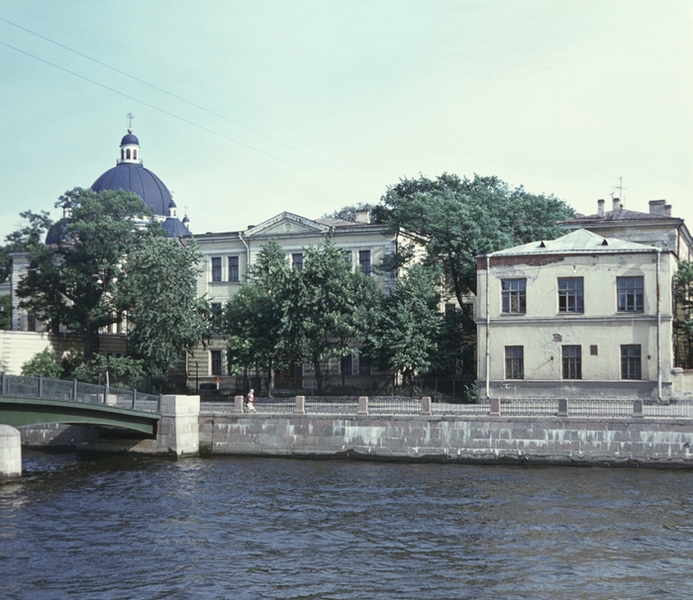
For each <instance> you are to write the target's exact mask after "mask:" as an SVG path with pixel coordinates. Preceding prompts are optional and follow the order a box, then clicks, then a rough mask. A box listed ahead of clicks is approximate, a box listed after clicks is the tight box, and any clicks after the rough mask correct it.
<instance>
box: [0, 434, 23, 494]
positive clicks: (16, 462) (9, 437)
mask: <svg viewBox="0 0 693 600" xmlns="http://www.w3.org/2000/svg"><path fill="white" fill-rule="evenodd" d="M21 476H22V438H21V434H20V433H19V431H18V430H17V429H15V428H14V427H10V426H9V425H0V482H2V481H7V480H11V479H19V478H20V477H21Z"/></svg>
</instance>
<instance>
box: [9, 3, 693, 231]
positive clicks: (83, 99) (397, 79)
mask: <svg viewBox="0 0 693 600" xmlns="http://www.w3.org/2000/svg"><path fill="white" fill-rule="evenodd" d="M0 19H6V20H7V21H11V22H12V23H14V24H15V25H19V26H21V27H24V28H26V29H28V30H30V31H31V32H33V33H35V34H38V35H40V36H44V37H46V38H50V39H51V40H53V41H54V42H57V43H58V44H62V45H64V46H68V47H69V48H71V49H73V50H75V51H77V52H79V53H82V54H84V55H87V56H89V57H90V58H92V59H95V60H97V61H100V62H102V63H106V64H107V65H110V66H112V67H115V68H116V69H119V70H120V71H123V72H126V73H128V74H129V75H132V76H134V77H136V78H137V79H140V80H142V81H144V82H147V83H148V84H151V85H152V86H156V87H158V88H161V90H166V91H167V92H169V93H170V94H173V95H175V96H178V97H179V98H183V99H185V100H187V101H188V102H187V103H186V102H184V101H182V100H180V99H178V98H175V97H174V96H171V95H168V94H166V93H163V92H162V91H160V90H157V89H155V88H154V87H150V86H148V85H145V84H144V83H142V82H140V81H137V80H135V79H131V78H128V77H126V76H125V75H123V74H122V73H119V72H117V71H114V70H111V69H108V68H106V67H105V66H103V65H100V64H97V63H95V62H93V61H90V60H87V59H86V58H84V57H82V56H79V55H77V54H75V53H73V52H70V51H68V50H67V49H65V48H62V47H60V46H57V45H55V44H52V43H50V42H48V41H46V40H44V39H41V38H40V37H37V36H36V35H32V33H29V32H27V31H24V30H22V29H19V28H17V27H16V26H13V25H11V24H10V23H8V22H7V21H5V20H0V110H1V111H2V121H1V123H2V136H1V137H2V143H0V165H2V167H0V169H1V171H0V173H1V175H2V176H1V180H0V181H1V182H2V186H1V187H0V236H1V238H0V239H4V236H5V235H6V234H7V233H9V232H10V231H12V230H14V229H15V228H17V226H19V225H20V219H19V216H18V214H19V212H20V211H21V210H25V209H32V210H40V209H50V210H53V208H52V207H53V204H54V202H55V201H56V199H57V198H58V197H59V196H60V194H61V193H63V192H64V191H65V190H68V189H71V188H73V187H75V186H82V187H89V186H90V185H91V184H92V183H93V182H94V180H95V179H96V178H97V177H98V176H99V175H100V174H101V173H102V172H103V171H105V170H106V169H109V168H110V167H112V166H114V165H115V161H116V158H117V156H118V144H119V142H120V138H121V137H122V136H123V135H124V134H125V133H126V128H127V119H126V117H125V115H126V114H127V113H128V112H129V111H132V112H133V113H134V114H135V115H136V118H135V121H134V131H135V134H136V135H137V136H138V137H139V139H140V142H141V144H142V157H143V159H144V164H145V166H146V167H147V168H149V169H151V170H152V171H154V172H155V173H156V174H157V175H159V177H161V179H162V180H163V181H164V182H165V183H166V184H167V185H168V187H169V188H170V189H171V190H172V192H173V196H174V199H175V201H176V203H177V204H178V206H179V209H180V210H181V212H183V211H184V210H185V208H186V207H187V213H188V216H189V217H190V219H191V225H192V229H193V231H194V232H198V233H201V232H206V231H234V230H239V229H243V228H245V227H246V226H248V225H250V224H255V223H259V222H261V221H264V220H265V219H268V218H270V217H272V216H274V215H276V214H278V213H280V212H282V211H284V210H288V211H291V212H295V213H298V214H300V215H302V216H306V217H313V218H315V217H319V216H321V215H322V214H324V213H327V212H332V211H334V210H337V209H339V208H341V207H342V206H344V205H347V204H355V203H357V202H373V203H375V202H377V201H378V199H379V198H380V196H381V194H382V193H383V192H384V191H385V190H386V188H387V186H388V185H392V184H395V183H396V182H397V181H398V180H399V179H400V177H405V176H406V177H416V176H418V175H419V173H423V174H424V175H427V176H429V177H435V176H436V175H439V174H440V173H442V172H444V171H448V172H453V173H457V174H459V175H468V176H471V175H473V173H475V172H476V173H479V174H481V175H498V176H499V177H501V178H502V179H504V180H505V181H507V182H508V183H510V184H512V185H524V186H525V188H526V189H528V190H529V191H531V192H536V193H547V194H548V193H554V194H555V195H556V196H558V197H560V198H562V199H564V200H566V201H567V202H568V203H569V204H571V205H572V206H573V207H575V208H576V209H577V210H578V211H580V212H583V213H593V212H596V201H597V199H598V198H606V199H608V198H609V197H610V194H611V193H612V192H613V191H614V189H615V187H616V186H618V183H619V177H623V186H624V188H625V189H624V193H623V196H624V197H625V205H626V207H627V208H630V209H632V210H641V211H646V210H647V201H648V200H652V199H659V198H665V199H666V200H668V201H669V202H670V203H672V204H673V207H674V209H673V210H674V215H675V216H682V217H685V218H686V219H687V221H688V225H689V227H691V228H693V147H692V145H693V115H692V114H691V109H692V108H693V0H666V1H662V0H655V1H649V0H579V1H578V0H575V1H568V0H565V1H558V0H522V1H520V0H457V1H452V0H399V1H395V0H391V1H387V0H371V1H361V0H350V1H318V0H291V1H286V0H285V1H278V0H276V1H270V0H266V1H253V2H248V1H242V2H241V1H236V0H197V1H195V2H192V1H187V0H176V1H175V2H171V1H170V0H165V1H164V0H141V1H140V2H136V3H126V2H122V1H120V0H119V1H115V0H99V1H98V2H97V1H93V0H92V1H89V0H61V1H60V2H53V1H49V0H43V1H38V0H23V1H19V0H16V1H12V0H0ZM8 45H9V46H13V47H14V48H10V47H8ZM19 50H21V51H22V52H24V53H29V54H31V55H34V56H35V57H38V58H34V57H30V56H28V55H27V54H24V53H22V52H20V51H19ZM39 59H41V60H39ZM42 61H50V62H52V63H54V64H55V65H58V66H59V67H60V68H58V67H56V66H51V65H49V64H47V63H46V62H42ZM62 69H66V70H68V71H72V72H74V73H77V74H79V77H78V76H76V75H74V74H72V73H69V72H66V71H65V70H62ZM87 79H89V80H92V81H93V82H98V84H100V85H97V84H96V83H93V82H90V81H87ZM102 86H105V87H102ZM107 88H111V89H107ZM195 105H197V106H195ZM213 113H216V114H213ZM260 134H261V135H260ZM54 214H55V215H57V214H58V213H57V211H54Z"/></svg>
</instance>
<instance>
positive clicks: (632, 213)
mask: <svg viewBox="0 0 693 600" xmlns="http://www.w3.org/2000/svg"><path fill="white" fill-rule="evenodd" d="M662 219H670V220H674V221H680V220H681V219H677V218H675V217H671V216H668V215H661V214H652V213H644V212H638V211H636V210H626V209H625V208H620V209H619V210H611V211H608V212H605V213H604V215H603V216H599V214H593V215H580V216H578V217H573V218H572V219H566V220H565V221H561V223H562V224H564V225H579V224H581V223H595V222H596V223H610V222H615V221H661V220H662Z"/></svg>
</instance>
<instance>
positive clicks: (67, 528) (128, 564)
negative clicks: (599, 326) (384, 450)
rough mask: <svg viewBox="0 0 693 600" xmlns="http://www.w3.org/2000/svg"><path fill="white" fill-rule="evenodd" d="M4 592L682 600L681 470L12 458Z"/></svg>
mask: <svg viewBox="0 0 693 600" xmlns="http://www.w3.org/2000/svg"><path fill="white" fill-rule="evenodd" d="M23 463H24V464H23V466H24V475H23V478H22V480H21V482H19V483H11V484H5V485H2V486H0V598H3V599H15V598H17V599H25V598H26V599H32V600H34V599H42V598H50V599H51V600H52V599H59V598H70V599H89V600H94V599H114V600H115V599H126V598H127V599H130V598H146V599H155V598H176V599H178V598H180V599H197V598H199V599H208V598H211V599H217V598H232V599H246V598H248V599H251V598H253V599H254V598H271V599H275V598H277V599H283V598H286V599H289V598H291V599H303V600H307V599H321V600H326V599H334V600H351V599H369V600H370V599H390V598H393V599H399V598H412V599H413V598H416V599H421V598H425V599H455V598H482V599H483V598H552V599H553V598H561V599H563V598H590V599H601V598H619V599H622V598H652V597H659V596H666V597H667V598H688V597H689V596H690V595H691V593H692V591H693V548H692V536H693V502H692V500H693V472H691V471H678V470H668V471H665V470H648V469H627V468H616V469H603V468H567V467H566V468H559V467H551V468H536V467H534V468H523V467H502V466H466V465H451V464H450V465H442V464H399V463H374V462H356V461H348V460H343V461H338V460H324V461H310V460H290V459H266V458H265V459H259V458H232V457H215V458H192V459H185V460H168V459H162V458H152V457H143V456H113V455H86V456H82V455H75V454H45V453H39V452H33V451H27V450H25V451H24V460H23Z"/></svg>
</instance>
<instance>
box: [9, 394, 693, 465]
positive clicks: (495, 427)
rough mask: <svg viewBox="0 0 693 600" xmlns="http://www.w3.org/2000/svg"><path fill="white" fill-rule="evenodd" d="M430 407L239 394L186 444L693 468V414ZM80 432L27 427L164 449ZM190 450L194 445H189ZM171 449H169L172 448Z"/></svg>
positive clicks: (79, 442) (80, 441) (217, 449)
mask: <svg viewBox="0 0 693 600" xmlns="http://www.w3.org/2000/svg"><path fill="white" fill-rule="evenodd" d="M497 406H499V405H498V404H496V407H497ZM430 407H431V404H430V399H427V398H425V399H423V402H422V406H421V408H422V410H421V413H423V414H410V415H373V414H369V410H368V400H367V399H365V398H362V399H360V402H359V405H358V410H357V411H356V413H357V414H352V415H351V416H345V415H335V414H304V411H305V401H304V400H303V398H302V397H299V398H297V401H296V404H295V408H294V409H293V412H288V413H285V414H278V413H262V412H258V413H250V414H248V413H244V412H243V408H242V398H241V397H237V398H236V403H235V406H233V407H229V408H230V410H224V411H222V410H213V409H212V410H210V409H209V408H207V409H205V410H203V412H201V413H199V414H198V416H197V418H196V423H197V425H198V427H197V431H196V432H193V431H192V430H190V428H189V427H186V438H189V437H190V436H191V435H193V434H194V433H196V434H197V441H198V445H199V452H200V453H202V454H228V455H252V456H268V457H297V458H339V457H352V458H360V459H371V460H390V461H429V462H431V461H438V462H464V463H516V464H523V463H528V464H583V465H641V466H653V467H685V468H688V467H693V455H691V450H690V449H691V445H692V444H693V419H691V418H666V417H647V416H641V414H642V413H638V412H637V410H636V413H635V415H634V416H633V415H630V416H624V417H620V416H619V417H581V416H563V415H559V414H556V415H549V416H534V417H527V416H525V417H519V416H501V415H500V413H499V412H495V413H494V412H493V410H492V411H491V412H490V413H489V414H476V415H464V416H460V415H435V414H430V412H431V411H430ZM190 408H191V407H190V406H187V405H186V407H185V419H186V420H187V421H188V422H191V421H193V415H192V414H191V413H190ZM77 429H79V430H81V431H82V432H83V431H84V430H83V428H74V427H70V428H66V426H60V427H59V430H60V431H59V432H58V434H57V435H54V434H51V435H48V436H47V437H46V429H45V428H43V429H38V428H27V430H25V431H23V432H22V435H23V442H24V443H25V444H28V445H41V444H49V445H50V444H55V443H62V445H63V446H64V445H65V442H66V441H67V440H70V444H72V445H74V447H76V448H82V449H97V450H111V451H127V452H147V453H152V451H154V450H155V446H156V444H154V443H153V442H152V441H148V440H145V441H136V440H126V439H115V438H114V437H113V434H112V433H111V434H110V435H109V436H108V437H102V436H100V435H99V434H98V432H97V431H96V430H90V431H87V432H86V434H85V433H81V432H80V431H78V430H77ZM56 432H57V430H56ZM169 435H170V434H169ZM193 437H194V435H193ZM49 438H52V439H49ZM186 444H187V445H188V447H190V446H194V444H190V441H189V440H188V441H187V442H186ZM159 445H160V444H159ZM170 446H171V445H170V444H168V447H169V449H168V450H167V453H171V452H172V451H171V448H170ZM174 453H175V452H174ZM176 454H178V455H182V454H181V453H180V452H177V453H176ZM184 454H187V453H184Z"/></svg>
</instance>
